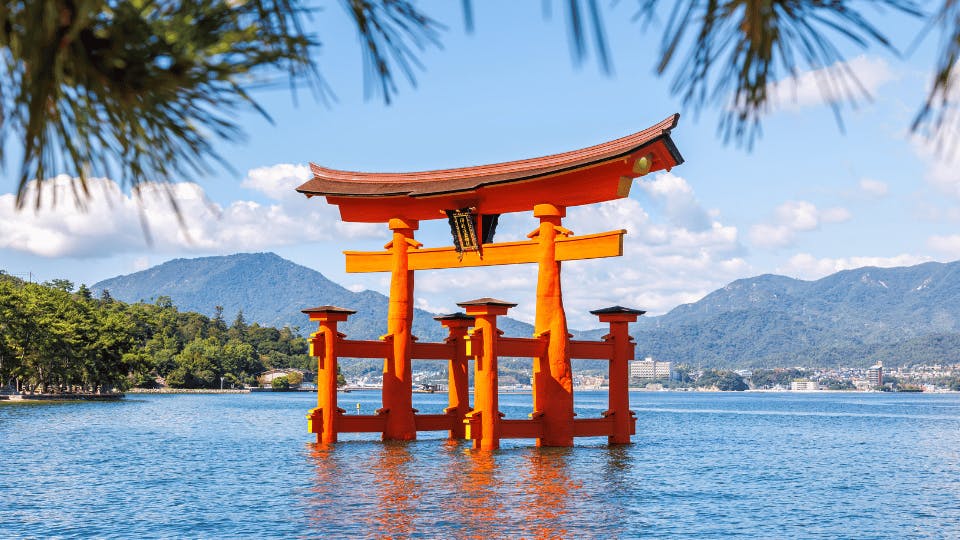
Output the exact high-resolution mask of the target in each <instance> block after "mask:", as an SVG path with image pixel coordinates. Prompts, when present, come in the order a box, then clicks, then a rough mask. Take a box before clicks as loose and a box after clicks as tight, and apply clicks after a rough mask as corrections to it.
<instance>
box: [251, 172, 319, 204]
mask: <svg viewBox="0 0 960 540" xmlns="http://www.w3.org/2000/svg"><path fill="white" fill-rule="evenodd" d="M309 179H310V169H309V168H308V167H307V166H306V165H293V164H290V163H280V164H278V165H273V166H271V167H258V168H256V169H250V170H249V171H247V177H246V178H244V179H243V182H241V183H240V185H241V186H243V187H245V188H248V189H252V190H255V191H259V192H260V193H263V194H264V195H266V196H267V197H270V198H271V199H273V200H276V201H284V200H287V201H289V200H301V199H304V198H305V197H304V196H303V195H302V194H300V193H297V192H296V190H295V188H296V187H297V186H299V185H300V184H302V183H304V182H306V181H307V180H309Z"/></svg>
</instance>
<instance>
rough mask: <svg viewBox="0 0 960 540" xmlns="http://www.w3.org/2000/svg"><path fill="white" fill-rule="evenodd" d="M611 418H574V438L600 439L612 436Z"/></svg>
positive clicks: (613, 427)
mask: <svg viewBox="0 0 960 540" xmlns="http://www.w3.org/2000/svg"><path fill="white" fill-rule="evenodd" d="M615 428H616V426H615V425H614V423H613V418H610V417H608V418H574V419H573V436H574V437H602V436H604V435H606V436H608V437H609V436H611V435H613V434H614V429H615Z"/></svg>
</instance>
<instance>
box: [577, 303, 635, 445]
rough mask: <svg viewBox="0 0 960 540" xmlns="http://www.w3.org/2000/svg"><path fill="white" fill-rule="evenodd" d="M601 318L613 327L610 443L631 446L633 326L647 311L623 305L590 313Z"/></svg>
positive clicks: (633, 423)
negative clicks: (611, 427)
mask: <svg viewBox="0 0 960 540" xmlns="http://www.w3.org/2000/svg"><path fill="white" fill-rule="evenodd" d="M590 313H591V314H593V315H597V316H599V317H600V322H602V323H609V324H610V333H609V334H607V335H606V336H604V340H606V341H608V342H611V341H612V342H613V356H612V357H611V358H610V394H609V397H608V400H609V401H608V406H607V411H606V412H605V413H604V416H606V417H608V418H609V417H611V416H612V417H613V426H614V427H613V435H610V436H609V437H607V443H608V444H629V443H630V435H632V434H633V433H634V432H635V431H636V418H635V417H634V415H633V411H631V410H630V361H631V360H633V357H634V354H635V349H636V344H635V343H634V342H633V338H632V337H631V336H630V323H632V322H637V317H639V316H640V315H643V314H644V313H645V312H644V311H640V310H638V309H630V308H625V307H622V306H613V307H609V308H604V309H597V310H594V311H591V312H590Z"/></svg>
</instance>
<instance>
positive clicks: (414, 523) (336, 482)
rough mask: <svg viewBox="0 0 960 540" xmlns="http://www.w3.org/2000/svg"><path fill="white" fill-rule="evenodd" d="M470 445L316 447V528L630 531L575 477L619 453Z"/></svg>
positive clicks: (399, 533)
mask: <svg viewBox="0 0 960 540" xmlns="http://www.w3.org/2000/svg"><path fill="white" fill-rule="evenodd" d="M468 444H469V443H464V442H458V441H421V442H413V443H381V442H370V443H356V444H353V443H346V444H344V443H338V444H337V445H332V446H326V447H324V446H321V445H311V446H312V448H311V452H310V457H311V459H312V461H313V465H314V467H315V470H316V474H315V481H316V484H315V485H314V486H313V489H312V490H311V493H310V495H309V497H310V500H309V502H308V507H309V511H310V512H311V514H312V515H311V520H312V522H313V523H314V525H315V526H316V531H317V532H320V533H323V534H328V535H336V534H343V535H364V536H373V537H401V538H403V537H410V536H418V535H421V536H443V537H451V538H464V537H469V538H478V537H487V538H504V537H511V538H512V537H522V538H569V537H584V536H586V537H591V536H593V537H596V536H602V537H609V536H610V535H611V534H612V535H613V536H617V535H619V534H622V527H620V526H617V525H616V524H621V523H622V522H623V521H622V516H619V515H617V516H615V515H612V514H616V513H617V512H616V510H614V509H610V508H603V506H604V504H603V503H602V502H601V501H600V499H599V498H598V497H597V496H596V495H597V494H592V493H585V492H584V488H583V483H582V482H581V481H578V480H576V479H575V472H576V465H575V463H576V462H577V460H578V459H582V458H584V457H590V458H593V459H595V458H597V457H601V456H604V455H607V454H606V453H607V452H608V451H612V450H609V449H596V448H593V449H586V448H514V449H508V450H500V451H495V452H486V451H484V452H479V451H473V450H470V449H469V448H468ZM578 453H579V454H578ZM609 459H610V462H611V463H618V465H616V466H613V467H611V472H610V474H611V475H612V476H617V477H621V476H622V472H623V470H624V469H626V468H627V467H628V465H627V463H626V462H625V461H626V458H625V457H624V456H619V457H616V456H610V458H609ZM615 469H620V470H615ZM618 473H620V474H618ZM614 484H615V482H609V483H608V485H614ZM621 510H622V509H621ZM608 514H609V515H608ZM598 517H601V519H599V520H598ZM598 525H599V527H598Z"/></svg>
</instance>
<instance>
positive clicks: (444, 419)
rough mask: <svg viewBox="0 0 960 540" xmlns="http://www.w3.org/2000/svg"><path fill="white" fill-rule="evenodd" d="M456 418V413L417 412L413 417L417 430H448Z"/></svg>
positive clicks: (451, 427)
mask: <svg viewBox="0 0 960 540" xmlns="http://www.w3.org/2000/svg"><path fill="white" fill-rule="evenodd" d="M458 420H460V419H459V418H458V417H457V415H456V414H417V415H414V417H413V421H414V423H415V424H416V426H417V431H450V430H451V429H453V423H454V422H455V421H458Z"/></svg>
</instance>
